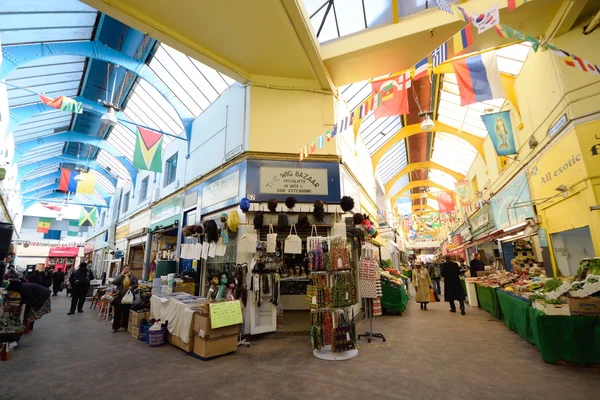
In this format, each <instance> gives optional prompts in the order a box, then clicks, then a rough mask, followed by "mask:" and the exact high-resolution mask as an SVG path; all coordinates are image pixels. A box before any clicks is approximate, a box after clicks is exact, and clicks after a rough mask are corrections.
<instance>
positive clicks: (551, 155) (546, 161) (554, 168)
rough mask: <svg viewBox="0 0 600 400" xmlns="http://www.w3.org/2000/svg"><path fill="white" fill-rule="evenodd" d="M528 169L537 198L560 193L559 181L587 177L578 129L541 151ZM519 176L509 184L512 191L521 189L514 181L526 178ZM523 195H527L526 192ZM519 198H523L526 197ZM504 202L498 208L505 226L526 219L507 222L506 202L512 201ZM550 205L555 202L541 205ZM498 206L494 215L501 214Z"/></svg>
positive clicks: (568, 184)
mask: <svg viewBox="0 0 600 400" xmlns="http://www.w3.org/2000/svg"><path fill="white" fill-rule="evenodd" d="M528 172H529V177H530V178H529V184H530V185H531V192H532V194H533V197H534V198H535V199H544V198H548V197H554V196H556V194H557V193H558V192H557V191H556V188H557V187H559V186H560V185H565V186H567V187H569V186H571V185H572V184H573V183H575V182H579V181H581V180H582V179H584V178H585V177H586V170H585V163H584V162H583V156H582V154H581V149H580V147H579V142H578V140H577V135H576V133H575V129H573V130H572V131H571V132H569V133H568V134H567V135H566V136H564V137H562V138H560V140H559V141H558V142H557V143H555V145H554V146H553V147H552V148H551V149H550V150H548V151H547V152H545V153H544V154H542V155H541V156H540V157H539V158H538V159H537V161H536V162H534V163H533V165H532V166H531V168H529V171H528ZM519 178H521V177H519ZM519 178H517V179H515V180H514V181H513V184H511V185H510V186H511V187H510V189H511V190H512V192H510V191H509V194H510V193H512V194H513V195H516V194H518V193H519V191H520V190H519V188H518V187H515V184H514V182H516V183H518V182H523V180H522V178H521V179H519ZM525 184H526V181H525ZM507 188H508V187H507ZM505 190H506V189H505ZM505 190H503V191H502V192H501V193H504V192H505ZM524 192H526V191H524ZM523 195H525V193H524V194H523ZM526 200H531V199H530V197H529V195H528V194H527V196H526ZM518 201H519V202H522V201H523V200H518ZM512 203H514V202H512ZM492 205H494V203H492ZM503 205H504V209H503V210H498V211H499V212H500V214H503V216H504V217H505V219H504V222H505V224H504V226H507V225H514V224H515V223H516V222H522V221H523V220H524V218H523V219H518V220H517V219H512V220H511V221H510V224H509V223H506V222H507V221H506V208H507V206H510V205H511V203H510V202H507V201H504V202H503ZM550 205H552V202H547V203H546V204H542V203H540V204H539V206H538V207H541V208H544V207H547V206H550ZM497 209H498V207H497V206H496V209H495V211H494V218H496V217H497V216H498V211H497ZM519 210H523V209H521V208H518V209H516V210H513V211H511V212H513V213H514V212H518V211H519ZM522 213H523V211H521V214H522ZM496 223H498V220H496ZM504 226H500V227H504Z"/></svg>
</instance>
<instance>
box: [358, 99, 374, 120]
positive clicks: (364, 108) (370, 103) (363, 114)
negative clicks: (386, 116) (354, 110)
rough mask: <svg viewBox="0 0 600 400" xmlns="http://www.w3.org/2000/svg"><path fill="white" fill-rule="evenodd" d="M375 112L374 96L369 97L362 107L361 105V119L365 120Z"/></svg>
mask: <svg viewBox="0 0 600 400" xmlns="http://www.w3.org/2000/svg"><path fill="white" fill-rule="evenodd" d="M372 110H373V95H369V97H367V100H365V101H364V102H363V103H362V104H361V105H360V117H361V118H364V117H366V116H367V114H368V113H370V112H371V111H372Z"/></svg>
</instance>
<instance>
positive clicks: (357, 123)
mask: <svg viewBox="0 0 600 400" xmlns="http://www.w3.org/2000/svg"><path fill="white" fill-rule="evenodd" d="M352 115H353V116H354V118H353V119H354V121H353V123H352V129H353V130H354V144H355V145H356V140H357V139H358V134H359V132H360V125H361V124H362V118H361V117H360V107H358V108H356V109H355V110H354V112H353V113H352Z"/></svg>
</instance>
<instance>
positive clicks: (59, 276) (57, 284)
mask: <svg viewBox="0 0 600 400" xmlns="http://www.w3.org/2000/svg"><path fill="white" fill-rule="evenodd" d="M64 284H65V273H64V272H62V270H60V269H59V270H58V271H56V272H55V273H54V275H53V276H52V292H53V294H52V296H56V295H57V294H58V292H60V291H62V286H63V285H64Z"/></svg>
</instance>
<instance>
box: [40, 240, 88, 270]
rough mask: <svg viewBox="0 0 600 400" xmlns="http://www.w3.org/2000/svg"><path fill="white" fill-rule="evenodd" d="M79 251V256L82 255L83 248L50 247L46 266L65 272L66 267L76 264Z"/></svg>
mask: <svg viewBox="0 0 600 400" xmlns="http://www.w3.org/2000/svg"><path fill="white" fill-rule="evenodd" d="M80 250H81V251H80ZM80 252H81V256H83V249H81V248H80V247H58V246H56V247H51V248H50V251H49V253H48V259H47V260H46V266H47V267H50V269H53V270H54V271H63V272H66V271H67V270H68V269H70V268H73V267H76V266H77V265H78V261H79V256H80Z"/></svg>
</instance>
